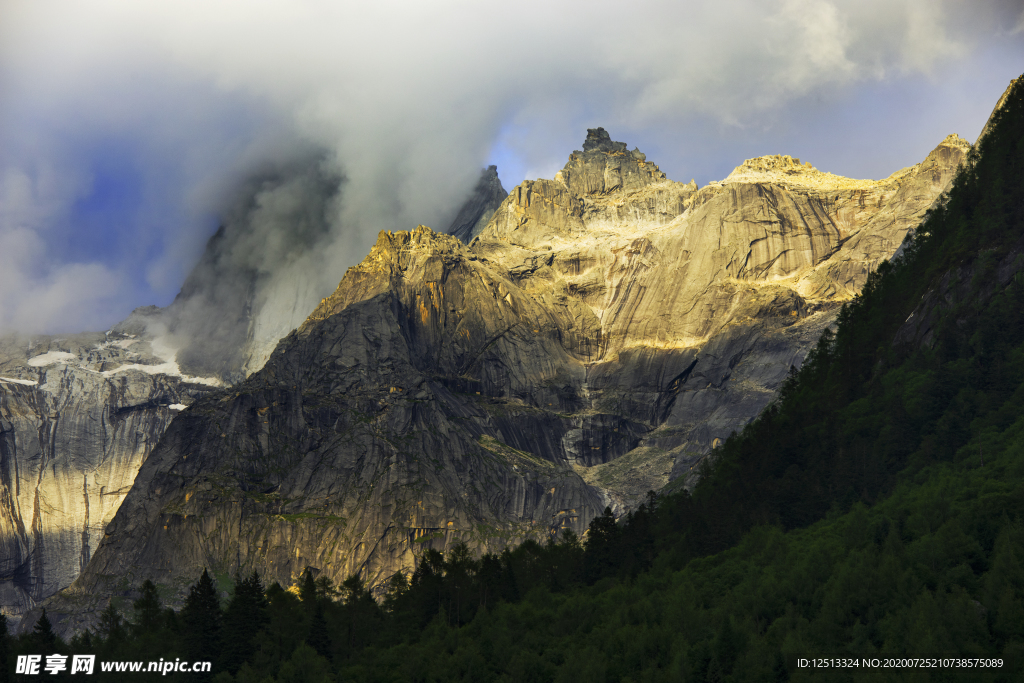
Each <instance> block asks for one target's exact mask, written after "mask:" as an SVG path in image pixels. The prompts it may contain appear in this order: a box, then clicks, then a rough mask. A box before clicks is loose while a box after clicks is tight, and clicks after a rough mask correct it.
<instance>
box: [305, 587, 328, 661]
mask: <svg viewBox="0 0 1024 683" xmlns="http://www.w3.org/2000/svg"><path fill="white" fill-rule="evenodd" d="M306 643H307V644H308V645H309V646H310V647H312V648H313V649H314V650H316V653H317V654H318V655H320V656H321V657H324V658H326V659H328V660H329V659H331V637H330V635H329V634H328V633H327V620H326V619H324V605H323V602H322V601H320V600H318V601H317V604H316V609H315V610H314V611H313V618H312V619H311V620H310V622H309V633H308V634H307V635H306Z"/></svg>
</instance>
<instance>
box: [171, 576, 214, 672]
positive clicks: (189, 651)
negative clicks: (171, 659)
mask: <svg viewBox="0 0 1024 683" xmlns="http://www.w3.org/2000/svg"><path fill="white" fill-rule="evenodd" d="M181 624H182V629H183V632H184V633H183V635H184V638H183V640H184V646H185V655H186V657H188V659H190V660H191V661H193V662H196V661H211V662H212V661H216V660H217V659H218V657H219V655H220V651H221V611H220V598H218V597H217V587H216V585H214V583H213V579H212V578H210V574H209V572H207V571H206V570H205V569H203V575H202V576H200V577H199V580H198V581H197V582H196V583H195V585H194V586H192V587H191V588H190V589H189V592H188V597H187V598H185V606H184V607H183V608H182V610H181Z"/></svg>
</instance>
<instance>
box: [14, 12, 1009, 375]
mask: <svg viewBox="0 0 1024 683" xmlns="http://www.w3.org/2000/svg"><path fill="white" fill-rule="evenodd" d="M2 13H3V16H2V17H0V102H2V103H3V104H2V106H0V332H2V331H6V330H12V329H19V330H22V331H72V330H78V329H87V328H93V329H97V328H99V329H102V328H105V327H108V326H109V325H110V324H112V323H113V322H115V321H117V320H118V319H120V318H123V317H124V316H125V314H126V313H127V312H128V311H129V310H131V309H132V308H133V307H135V306H137V305H141V304H149V303H156V304H165V303H167V302H169V301H170V300H171V298H172V297H173V296H174V295H175V294H176V293H177V292H178V289H179V287H180V286H181V282H182V281H183V279H184V278H185V275H186V274H187V273H188V272H190V271H191V269H192V267H193V265H194V264H195V263H196V262H197V261H198V260H199V258H200V255H201V254H202V252H203V248H204V246H205V244H206V242H207V240H208V239H210V235H211V234H213V233H214V232H215V231H216V230H217V228H218V227H221V228H222V231H221V232H219V233H217V235H216V236H215V237H213V238H212V239H213V243H214V244H215V245H218V250H216V251H215V252H213V254H214V255H213V256H208V257H207V259H206V260H204V262H203V263H202V264H201V265H200V266H199V267H198V268H197V269H196V270H195V271H194V274H193V276H192V278H190V279H189V280H188V281H187V282H186V283H185V286H184V289H183V290H182V293H181V296H179V297H178V299H177V300H176V301H175V303H174V306H173V307H172V308H173V309H174V310H176V311H178V313H179V317H178V318H177V322H176V323H173V324H172V325H171V327H173V328H175V329H176V333H177V334H178V335H179V336H181V337H182V338H183V339H185V338H188V337H189V336H196V335H206V336H211V338H213V339H214V345H215V347H222V348H224V349H230V348H236V347H235V343H236V342H237V340H238V339H240V338H242V337H243V336H245V337H246V338H248V337H251V336H253V335H256V336H257V337H260V336H268V335H269V336H272V335H274V334H278V332H280V334H284V333H286V332H287V331H288V329H290V327H289V328H287V329H285V327H286V326H288V325H293V324H297V323H296V321H301V319H303V318H304V317H305V314H306V313H308V311H309V310H310V309H311V307H312V305H313V304H315V302H316V301H317V300H318V299H319V298H320V297H322V296H325V295H326V294H328V293H329V292H330V291H331V290H333V288H334V287H335V286H336V285H337V282H338V280H339V279H340V278H341V275H342V274H343V272H344V269H345V267H347V266H349V265H352V264H354V263H356V262H358V261H359V260H360V259H361V258H362V257H363V256H364V255H365V253H366V252H367V250H368V248H369V246H370V245H371V244H372V242H373V240H374V237H375V235H376V233H377V232H378V231H379V230H382V229H390V230H396V229H409V228H412V227H414V226H415V225H416V224H418V223H424V224H427V225H431V226H433V227H435V228H443V227H445V226H447V225H448V224H449V223H450V221H451V219H452V218H453V216H454V212H455V211H457V210H458V208H459V206H460V204H461V202H462V200H463V199H464V198H465V196H466V195H467V194H468V192H469V191H470V189H471V188H472V186H473V185H474V183H475V182H476V180H477V178H478V176H479V172H480V169H481V168H482V167H484V166H486V165H487V163H488V162H489V161H492V160H494V159H495V157H496V156H498V157H501V158H502V159H508V160H510V164H511V165H512V166H515V167H517V168H519V169H521V170H522V172H523V173H525V174H528V175H534V176H538V175H547V176H550V174H551V173H552V172H553V169H556V168H558V167H560V166H561V165H562V164H563V163H564V161H565V158H566V157H567V154H568V151H569V150H571V149H574V148H578V146H579V144H580V142H581V140H582V133H583V131H585V129H586V128H587V127H588V126H590V127H593V126H595V125H603V126H605V127H607V128H609V130H611V131H612V132H613V134H614V135H615V136H616V137H617V138H618V139H627V140H629V141H630V142H631V143H632V142H634V140H633V139H632V138H631V136H630V135H629V132H630V131H636V132H640V131H672V135H669V136H668V138H669V139H671V140H675V141H679V146H678V148H672V149H669V148H666V149H662V150H658V152H659V155H658V156H657V158H655V157H654V155H652V158H653V159H654V160H655V161H657V162H658V163H659V164H661V166H662V167H663V168H666V167H671V165H672V163H673V159H674V158H675V157H680V158H685V157H686V154H687V149H686V148H687V146H698V145H707V144H710V143H707V140H708V139H709V138H710V139H715V140H718V139H720V140H722V141H725V140H726V139H727V138H728V137H729V136H730V133H729V131H744V134H747V135H749V134H750V131H752V130H754V131H761V130H764V131H770V130H771V128H772V125H773V121H779V120H785V119H787V118H790V117H793V116H796V115H797V113H799V112H802V111H804V109H806V108H807V107H808V106H809V105H808V103H809V102H817V103H819V104H820V103H822V102H825V103H829V102H842V101H850V102H852V104H851V106H858V105H857V103H858V100H857V93H858V92H860V90H858V89H859V88H863V87H865V84H867V85H870V84H873V83H886V82H902V81H906V82H908V83H918V82H924V83H932V84H936V85H935V87H940V85H939V84H940V83H941V81H942V77H943V73H944V70H946V69H949V68H950V67H951V65H954V64H962V63H970V60H971V59H973V58H974V55H976V54H980V52H979V50H982V48H984V47H985V46H987V45H991V44H994V43H998V44H999V45H1004V46H1008V47H1005V49H1007V50H1016V52H1012V54H1014V55H1018V56H1019V55H1021V54H1024V52H1022V51H1020V46H1019V43H1020V39H1021V38H1022V37H1024V33H1022V29H1024V14H1022V12H1021V8H1020V6H1019V3H1017V2H1010V1H999V0H989V1H988V2H973V3H957V2H952V1H947V2H927V1H924V0H900V1H897V0H886V1H884V2H883V1H881V0H878V1H863V0H862V1H859V2H853V1H846V0H842V1H840V0H835V1H829V0H781V1H778V2H759V1H757V2H755V1H753V0H742V1H733V2H721V3H716V4H715V5H714V6H710V4H708V3H680V2H668V1H664V2H662V1H654V2H643V3H639V4H636V3H634V4H633V5H631V6H630V7H629V9H628V11H627V10H624V9H623V6H622V5H621V3H611V2H592V3H588V4H587V5H586V6H585V7H584V6H582V5H579V4H578V3H539V2H521V3H518V4H517V5H515V6H500V5H487V6H482V5H480V4H479V3H471V2H464V1H458V2H456V1H453V2H439V3H412V2H385V3H377V4H373V5H369V4H366V3H358V4H357V3H334V2H327V1H326V0H323V1H317V0H310V1H307V2H291V1H287V2H286V1H284V0H279V1H274V0H268V1H267V2H261V3H252V2H242V1H241V0H229V1H225V2H220V3H216V4H210V3H205V2H204V3H200V2H197V1H194V0H180V1H178V2H174V3H170V2H147V3H130V2H123V1H116V0H88V1H86V0H82V1H78V2H73V1H72V2H60V3H57V2H56V1H55V0H9V1H8V2H7V3H5V5H4V8H3V10H2ZM1000 41H1002V42H1000ZM1000 49H1003V48H1000ZM982 63H987V62H979V64H982ZM1015 68H1018V70H1019V66H1018V67H1015ZM1012 71H1013V69H1010V70H1009V72H1008V73H1009V75H1016V74H1014V73H1011V72H1012ZM928 79H931V80H928ZM998 80H999V81H1000V82H1003V83H1002V86H1000V87H999V89H1000V91H1001V88H1002V87H1004V86H1005V82H1004V81H1006V80H1008V76H1007V77H1003V76H1001V75H1000V76H999V78H998ZM996 94H998V93H996ZM984 106H985V105H984V104H983V105H982V108H984ZM988 106H990V103H989V104H988ZM970 111H971V112H973V109H972V110H970ZM985 114H987V111H984V112H982V113H981V114H977V115H976V116H977V117H979V120H978V124H977V127H980V124H981V122H982V121H983V117H984V115H985ZM970 115H971V116H975V114H973V113H971V114H970ZM964 116H965V117H966V116H967V114H965V115H964ZM965 120H966V119H965ZM972 120H973V119H972ZM903 126H904V127H903V128H902V129H900V130H912V129H913V126H908V125H907V124H906V123H905V122H904V124H903ZM620 131H622V132H620ZM948 132H954V131H944V132H943V135H944V134H945V133H948ZM956 132H960V133H961V134H963V135H968V136H971V135H974V134H976V131H956ZM654 137H657V135H655V136H654ZM938 139H941V136H940V137H939V138H938ZM936 142H937V140H927V141H922V142H921V145H922V148H923V149H925V150H927V149H930V148H931V147H932V146H934V144H935V143H936ZM714 144H719V143H714ZM721 144H725V143H724V142H722V143H721ZM849 144H851V145H855V144H859V143H858V142H857V141H850V143H849ZM711 147H712V148H713V147H714V145H713V144H712V145H711ZM113 149H122V150H124V149H126V150H128V151H127V152H119V156H117V158H116V159H114V160H113V161H110V160H111V158H112V155H113V152H112V151H111V150H113ZM310 150H316V152H315V153H314V152H311V151H310ZM645 151H648V153H651V152H652V151H653V150H651V149H649V148H648V149H645ZM780 151H782V150H780ZM921 156H922V157H923V154H922V155H921ZM918 160H919V159H913V160H908V162H909V163H913V162H914V161H918ZM739 161H741V159H736V160H733V161H731V162H730V163H732V164H735V163H738V162H739ZM108 162H109V163H108ZM114 162H116V163H114ZM105 163H106V164H108V165H110V164H113V168H115V171H114V172H111V173H109V174H107V176H104V175H103V174H102V173H98V172H97V171H96V169H97V168H99V167H101V166H102V165H103V164H105ZM498 163H499V169H498V171H499V173H500V174H501V177H502V180H503V182H504V183H505V186H506V187H511V186H513V185H514V184H515V183H517V182H518V181H519V180H520V178H518V177H510V176H509V175H507V174H506V173H505V172H503V168H502V163H503V162H502V161H501V159H498ZM815 163H816V165H819V166H820V165H821V161H820V160H818V159H815ZM893 170H895V168H886V169H880V171H879V173H878V174H877V175H879V176H882V175H887V174H888V173H890V172H891V171H893ZM670 175H672V174H671V173H670ZM690 175H698V172H696V171H695V172H694V173H689V174H687V176H686V177H687V178H688V177H689V176H690ZM108 176H109V177H108ZM343 178H344V179H345V180H344V182H342V179H343ZM136 180H137V182H134V181H136ZM129 181H132V182H129ZM104 188H105V190H104ZM101 190H103V191H106V192H107V193H108V194H110V195H112V196H114V197H115V199H116V197H118V196H123V197H124V198H125V202H128V200H129V199H130V200H131V204H132V210H131V211H130V212H128V211H125V210H119V209H117V207H115V208H110V207H107V206H106V205H103V206H100V207H99V208H95V205H96V204H97V202H96V201H95V200H94V199H93V200H90V198H94V197H95V196H96V195H97V194H99V193H101ZM90 201H92V204H90V203H89V202H90ZM114 203H115V204H116V201H115V202H114ZM83 207H93V208H91V209H90V211H92V213H88V215H89V216H90V217H91V218H90V220H89V221H88V222H87V224H86V223H83V222H82V221H81V218H82V216H84V215H86V213H87V212H86V211H85V209H84V208H83ZM122 208H123V207H122ZM83 225H85V227H82V226H83ZM219 278H223V279H219ZM189 292H191V294H189ZM236 306H240V307H241V308H237V309H236V308H235V307H236ZM246 306H250V307H251V306H256V307H257V308H259V309H260V310H267V311H276V313H275V314H274V315H273V316H271V317H268V318H266V319H265V320H264V322H262V323H261V322H259V321H256V322H254V323H252V325H251V326H250V324H249V323H246V324H243V323H242V322H241V321H243V320H246V314H245V307H246ZM186 310H188V311H191V313H190V314H188V315H185V314H184V313H183V311H186ZM209 311H218V312H223V311H236V312H235V313H233V314H231V315H233V316H235V317H230V316H229V317H228V318H225V317H224V316H223V315H221V316H220V317H219V318H214V317H213V314H212V313H209ZM186 320H189V321H191V322H185V321H186ZM204 320H208V321H212V320H216V321H217V324H213V323H212V322H202V321H204ZM225 320H227V321H228V323H230V324H225V325H221V324H220V323H222V322H224V321H225ZM271 321H272V322H271ZM260 325H264V327H262V328H261V327H260ZM243 328H244V330H243ZM238 360H239V359H237V358H236V359H234V360H233V361H232V362H234V361H238ZM251 360H252V359H242V360H241V362H242V363H243V364H244V363H245V362H250V361H251ZM191 362H193V363H195V364H197V365H202V364H203V363H205V362H207V361H205V360H203V359H202V358H195V359H193V360H192V361H191Z"/></svg>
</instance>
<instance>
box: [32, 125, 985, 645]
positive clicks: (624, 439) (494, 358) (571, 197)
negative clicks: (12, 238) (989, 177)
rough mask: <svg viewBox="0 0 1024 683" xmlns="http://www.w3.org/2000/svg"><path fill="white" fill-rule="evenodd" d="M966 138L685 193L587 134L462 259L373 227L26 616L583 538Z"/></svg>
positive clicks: (841, 296) (891, 242)
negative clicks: (155, 590)
mask: <svg viewBox="0 0 1024 683" xmlns="http://www.w3.org/2000/svg"><path fill="white" fill-rule="evenodd" d="M968 148H969V145H967V143H966V142H964V141H962V140H960V139H959V138H956V137H955V136H951V137H949V138H947V139H946V140H944V141H943V142H942V143H941V144H940V145H939V146H938V147H937V148H936V149H935V150H934V151H933V152H932V153H931V154H930V155H929V156H928V158H927V159H926V160H925V161H924V162H922V163H921V164H918V165H917V166H914V167H911V168H909V169H904V170H902V171H900V172H897V173H895V174H893V175H892V176H890V177H889V178H886V179H884V180H881V181H860V180H850V179H846V178H840V177H837V176H834V175H831V174H828V173H823V172H820V171H817V170H815V169H814V168H812V167H810V166H809V165H807V164H801V163H800V162H799V160H795V159H791V158H789V157H784V156H783V157H761V158H758V159H752V160H749V161H747V162H745V163H744V164H743V165H741V166H740V167H739V168H737V169H736V171H734V172H733V173H732V174H731V175H730V176H729V177H728V178H726V179H725V180H724V181H721V182H718V183H711V184H710V185H708V186H706V187H704V188H700V189H698V188H697V186H696V184H695V183H692V182H691V183H689V184H682V183H677V182H673V181H671V180H668V179H667V178H665V176H664V174H663V173H662V172H661V171H660V170H659V169H658V167H657V166H656V165H654V164H652V163H651V162H649V161H647V160H646V158H645V157H644V155H643V154H642V153H640V152H639V151H637V150H633V151H632V152H631V151H628V149H627V147H626V146H625V145H624V144H623V143H618V142H613V141H612V140H611V139H610V137H609V136H608V135H607V133H606V132H605V131H604V130H603V129H594V130H591V131H589V132H588V136H587V140H586V142H585V144H584V149H583V150H582V151H577V152H574V153H573V154H572V155H571V156H570V159H569V162H568V163H567V164H566V166H565V168H564V169H563V170H562V171H560V172H559V173H558V174H556V177H555V178H554V179H552V180H538V181H532V182H525V183H523V184H521V185H519V186H518V187H516V188H515V189H514V190H513V191H512V192H511V193H510V194H509V195H508V197H507V198H506V199H505V200H504V201H503V202H502V204H501V206H500V207H499V208H498V210H497V211H496V212H495V213H494V215H493V216H492V218H491V219H490V221H489V222H488V224H487V226H486V227H485V228H484V229H483V230H482V231H481V232H480V233H479V234H478V235H477V236H476V237H475V238H474V239H473V240H472V241H471V243H470V244H469V245H468V246H467V245H465V244H463V243H462V242H460V241H459V240H458V239H456V238H455V237H451V236H447V235H441V234H437V233H434V232H433V231H431V230H430V229H429V228H424V227H422V226H421V227H420V228H417V229H416V230H414V231H412V232H397V233H389V232H382V233H381V234H380V236H379V239H378V241H377V244H376V246H375V247H374V248H373V249H372V250H371V252H370V254H369V255H368V256H367V257H366V259H364V261H363V262H362V263H361V264H359V265H358V266H356V267H353V268H350V269H349V270H348V272H346V273H345V276H344V278H343V279H342V281H341V283H340V285H339V286H338V288H337V290H336V291H335V292H334V293H333V294H332V295H331V296H329V297H327V298H325V299H323V300H322V301H321V302H320V304H319V306H317V307H316V309H315V310H314V311H313V313H312V314H311V315H310V316H309V317H308V318H307V320H306V321H305V322H304V323H303V324H302V326H301V327H300V328H299V329H298V330H297V331H295V332H293V333H292V334H290V335H289V336H287V337H286V338H284V339H283V340H282V341H281V343H280V344H279V345H278V346H277V348H276V349H275V351H274V353H273V354H272V355H271V356H270V358H269V360H267V362H266V364H265V366H264V367H263V368H262V369H261V370H259V371H258V372H256V373H254V374H252V375H250V376H249V377H248V378H247V379H246V380H245V381H244V382H241V383H239V384H238V385H236V386H233V387H231V388H228V389H224V390H219V391H215V392H212V393H210V394H208V395H206V396H204V397H202V398H199V399H198V400H196V401H195V402H194V403H193V404H192V406H191V407H190V408H188V409H187V410H185V411H183V412H182V413H181V415H180V416H179V417H178V418H176V419H175V421H174V422H173V423H172V424H171V426H170V427H169V428H168V430H167V432H166V433H165V434H164V436H163V438H162V439H161V441H160V444H159V446H158V447H157V448H156V449H155V450H154V452H153V453H152V455H151V456H150V457H149V458H148V459H147V460H146V461H145V463H144V464H143V466H142V469H141V470H140V472H139V475H138V477H137V479H136V482H135V485H134V486H133V488H132V490H131V492H130V493H129V495H128V497H127V498H126V499H125V502H124V504H123V505H122V507H121V509H120V510H119V511H118V513H117V515H116V516H115V517H114V520H113V521H112V522H111V524H110V525H109V526H108V528H107V529H106V534H105V536H104V540H103V542H102V543H101V544H100V546H99V548H98V549H97V550H96V552H95V554H94V556H93V559H92V561H91V562H90V564H89V565H88V567H87V568H86V570H85V572H83V574H82V575H81V576H80V577H79V578H78V579H77V580H76V582H75V584H74V585H73V586H72V588H71V589H69V590H67V591H65V592H64V593H62V595H61V596H60V597H59V599H55V600H53V601H51V603H50V605H49V611H50V613H51V617H56V616H58V615H59V616H60V618H61V619H63V621H62V623H63V626H62V628H63V629H65V630H67V629H68V628H72V627H76V626H81V625H84V624H87V623H90V620H93V619H95V617H96V615H97V614H98V611H99V610H100V609H102V606H103V604H104V601H105V600H106V598H107V597H109V596H111V595H113V594H115V593H117V592H119V591H124V590H125V586H124V585H123V584H120V583H119V582H120V581H121V578H122V577H133V580H136V581H141V580H142V579H143V578H145V577H152V578H153V579H154V580H155V581H157V582H158V583H160V584H163V585H165V586H166V587H167V588H168V589H169V593H168V595H169V596H173V595H175V594H177V595H178V596H179V597H180V596H182V595H183V591H184V589H185V587H186V586H187V585H188V584H189V583H191V582H193V581H194V580H195V577H196V576H197V575H198V573H199V572H200V571H201V570H202V568H203V567H204V566H205V567H209V568H212V569H214V570H216V571H218V572H233V571H235V570H236V569H241V570H242V571H248V570H250V569H258V570H259V571H260V572H261V573H263V574H264V575H266V576H267V577H269V578H270V579H271V580H280V581H283V582H288V581H291V580H293V579H295V578H296V577H297V576H298V575H299V573H300V572H302V571H303V570H304V569H305V568H306V567H312V568H314V569H315V570H316V571H317V572H322V573H324V574H326V575H327V576H329V577H330V578H332V579H333V580H335V581H340V580H342V579H344V578H345V577H346V576H347V575H349V574H350V573H353V572H359V573H360V574H362V576H363V577H364V579H366V580H367V581H368V582H369V583H370V584H371V585H380V583H381V582H382V581H383V580H384V579H385V578H386V577H387V576H389V575H390V574H391V573H392V572H394V571H398V570H404V571H408V570H410V569H411V568H412V566H413V562H414V558H415V556H416V554H417V552H418V551H419V550H421V549H422V548H426V547H435V548H438V549H442V548H445V547H448V546H449V545H450V544H451V543H453V542H454V541H456V540H464V541H466V542H467V543H469V544H470V546H471V547H472V548H474V549H475V550H477V551H483V550H498V549H500V548H502V547H504V546H505V545H507V544H509V543H514V542H518V541H520V540H522V539H523V538H527V537H540V538H544V537H547V536H550V535H552V534H556V533H558V532H559V530H561V529H572V530H574V531H576V532H577V533H582V532H583V530H584V529H585V528H586V525H587V523H588V522H589V520H590V518H591V517H592V516H593V515H595V514H596V513H597V512H598V511H599V510H600V509H603V507H604V505H606V504H609V503H610V504H613V505H614V506H615V507H616V508H617V509H619V510H623V509H625V508H627V507H629V506H630V505H631V504H633V502H634V501H635V500H636V498H637V497H639V496H641V495H643V494H644V493H645V492H646V491H647V490H649V489H658V488H661V487H662V486H664V485H665V484H666V483H667V482H669V481H670V479H676V480H677V481H678V482H680V483H681V484H680V485H686V483H687V482H688V481H691V477H692V475H691V472H692V470H691V468H692V467H693V466H694V465H695V463H697V462H698V461H699V460H700V458H702V457H705V456H706V455H707V454H708V453H709V452H711V450H712V448H713V447H714V445H715V444H716V442H717V441H718V440H719V439H723V438H725V437H727V436H728V434H729V432H731V431H732V430H735V429H739V428H740V427H742V426H743V425H744V424H745V423H746V422H748V421H749V420H751V419H752V418H753V417H754V416H756V415H757V413H758V412H759V411H760V410H761V409H762V408H763V407H764V405H765V404H766V403H767V402H768V401H769V400H770V399H771V397H772V396H773V395H774V391H775V390H776V389H777V387H778V386H779V384H780V383H781V382H782V380H783V379H784V378H785V376H786V375H787V373H788V372H789V370H790V368H792V367H794V366H798V365H799V364H800V363H801V362H802V359H803V357H804V355H805V354H806V353H807V351H808V350H809V348H811V346H812V345H813V344H814V342H815V341H816V339H817V337H818V336H819V334H820V332H821V330H822V329H823V328H824V327H826V326H827V325H829V324H831V323H832V322H833V321H834V316H835V314H836V312H837V309H838V307H839V306H840V304H841V303H842V302H843V301H846V300H848V299H849V298H851V297H852V296H854V295H855V293H856V292H857V291H858V290H859V288H860V287H861V286H863V284H864V282H865V280H866V277H867V274H868V272H869V271H870V269H871V268H873V267H874V266H875V265H877V264H878V263H879V262H880V261H881V260H882V259H884V258H887V257H888V256H889V255H891V254H892V253H893V251H894V250H895V249H896V248H897V246H898V245H899V244H900V242H901V241H902V239H903V236H904V235H905V234H906V232H907V230H908V229H910V228H911V227H912V226H913V225H915V224H916V222H917V221H918V220H919V219H920V217H921V216H922V214H923V212H924V211H925V209H926V208H927V207H928V206H929V205H930V204H931V203H932V202H933V201H934V200H935V199H936V197H938V196H939V194H940V193H941V192H942V191H943V190H944V189H945V187H946V186H947V185H948V183H949V182H950V180H951V178H952V176H953V174H954V173H955V170H956V168H957V165H958V163H959V161H960V159H961V158H962V156H963V154H964V153H965V152H966V150H967V149H968ZM172 599H173V598H172Z"/></svg>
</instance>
